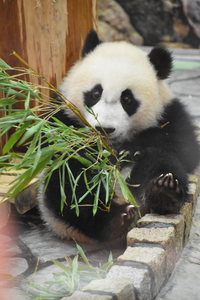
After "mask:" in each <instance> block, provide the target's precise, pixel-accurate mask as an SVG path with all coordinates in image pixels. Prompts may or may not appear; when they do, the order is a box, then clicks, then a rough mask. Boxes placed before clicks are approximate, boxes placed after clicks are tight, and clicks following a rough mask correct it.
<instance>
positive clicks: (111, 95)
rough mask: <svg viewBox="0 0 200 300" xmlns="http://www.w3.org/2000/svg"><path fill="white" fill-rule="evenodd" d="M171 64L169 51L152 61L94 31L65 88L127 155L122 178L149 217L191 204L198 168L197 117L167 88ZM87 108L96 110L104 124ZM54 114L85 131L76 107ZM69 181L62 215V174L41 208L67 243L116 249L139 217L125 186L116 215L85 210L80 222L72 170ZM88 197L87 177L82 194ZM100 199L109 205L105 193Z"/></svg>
mask: <svg viewBox="0 0 200 300" xmlns="http://www.w3.org/2000/svg"><path fill="white" fill-rule="evenodd" d="M172 63H173V62H172V56H171V53H170V51H169V50H168V49H166V48H164V47H162V46H156V47H154V48H153V49H152V50H151V52H150V53H149V54H148V55H147V54H146V53H145V52H143V51H142V50H141V49H139V48H138V47H136V46H134V45H132V44H130V43H128V42H125V41H120V42H105V43H103V42H101V41H100V40H99V38H98V35H97V33H96V31H95V30H93V29H92V30H91V31H90V32H89V33H88V35H87V37H86V40H85V43H84V45H83V49H82V58H81V59H80V60H79V61H77V62H76V63H75V64H74V66H73V67H72V68H71V69H70V70H69V72H68V74H67V75H66V77H65V78H64V79H63V82H62V84H61V85H60V87H59V91H60V92H61V93H62V94H63V95H64V96H65V97H66V98H67V99H69V100H70V101H71V102H72V103H73V104H74V105H75V106H77V107H78V108H79V109H80V111H81V112H82V114H83V115H84V117H85V119H86V120H87V121H88V122H89V123H90V124H91V125H92V126H94V127H96V129H97V130H99V131H102V128H101V127H100V126H99V123H100V124H101V126H102V127H103V128H104V130H105V132H106V134H107V136H108V137H109V139H110V141H111V143H112V146H113V147H114V149H115V150H116V152H117V153H118V156H119V157H120V156H121V155H123V154H124V153H125V152H126V153H127V157H126V158H127V159H126V161H125V162H124V163H123V164H122V166H121V174H122V176H123V177H124V178H126V181H127V184H128V186H129V188H130V190H131V192H132V194H133V196H134V197H135V199H136V201H137V203H138V205H139V208H140V210H141V212H142V214H145V213H146V212H148V211H150V210H152V211H153V212H155V213H158V214H171V213H172V214H173V213H178V212H179V210H180V208H181V206H182V205H183V203H184V202H185V201H186V200H187V190H188V174H189V173H191V172H193V171H194V170H195V168H196V167H197V165H198V162H199V145H198V142H197V139H196V135H195V131H194V126H193V124H192V122H191V117H190V116H189V114H188V113H187V111H186V109H185V107H184V106H183V104H182V103H181V102H180V101H179V100H178V99H176V98H173V96H172V93H171V91H170V90H169V87H168V85H167V84H166V82H165V79H166V78H167V77H168V76H169V74H170V72H171V68H172ZM56 98H57V100H59V97H58V96H57V97H56ZM84 104H85V105H87V106H88V107H89V108H92V109H93V111H94V114H95V115H97V116H98V121H99V123H98V121H97V120H96V118H94V116H93V115H92V114H91V113H89V112H88V110H87V109H86V108H85V106H84ZM55 116H56V117H57V118H58V119H60V120H61V121H62V122H63V123H64V124H66V125H68V126H70V125H73V126H75V127H76V128H81V127H84V126H85V125H84V124H83V123H82V122H81V121H80V120H79V118H78V117H77V116H76V115H75V114H74V113H73V112H72V111H71V110H69V109H61V110H60V112H58V113H56V115H55ZM105 132H104V133H103V132H102V134H105ZM69 164H70V168H71V170H72V171H73V174H74V175H76V176H77V175H78V174H80V172H81V170H82V168H83V165H82V164H81V163H80V162H79V161H77V160H75V159H73V158H72V159H70V160H69ZM127 174H129V176H127ZM65 176H66V177H65V180H66V182H65V194H66V202H67V205H65V206H64V209H63V212H62V213H61V206H60V201H61V195H60V183H59V170H56V171H54V173H53V174H52V176H51V179H50V181H49V183H48V186H47V189H46V190H45V192H44V186H45V182H44V183H42V184H41V185H40V186H39V188H38V202H39V209H40V212H41V215H42V218H43V220H44V221H45V222H46V223H47V226H48V227H49V228H50V229H51V230H53V231H54V232H55V233H56V234H57V235H58V236H60V237H61V238H62V239H67V240H70V239H75V240H76V241H77V242H80V243H81V242H83V243H89V244H95V243H109V241H117V240H120V238H121V237H123V236H125V235H126V233H127V231H128V230H129V228H130V227H131V226H132V225H131V224H132V222H133V220H134V218H135V216H136V215H137V212H136V210H135V209H134V208H133V205H131V204H130V203H127V202H126V199H124V198H123V196H122V194H121V193H120V191H119V189H118V188H116V192H115V195H114V198H113V199H112V201H111V206H110V210H109V211H106V210H103V209H98V210H97V213H96V214H95V215H94V216H93V213H92V207H91V206H90V205H86V206H81V207H80V215H79V216H77V215H76V213H75V209H71V208H70V204H71V197H72V191H71V187H70V184H69V180H68V175H67V172H66V175H65ZM87 176H88V178H92V176H93V175H92V174H90V173H88V174H87ZM86 191H87V187H86V185H85V182H84V179H83V178H82V177H80V179H79V182H78V185H77V188H76V196H77V197H81V196H82V195H83V194H84V193H85V192H86ZM94 194H95V191H94ZM99 198H100V199H101V201H104V200H105V190H104V189H103V188H102V189H101V191H100V196H99ZM93 203H94V195H90V194H89V195H88V197H87V199H86V200H84V203H83V204H93ZM99 205H100V204H99Z"/></svg>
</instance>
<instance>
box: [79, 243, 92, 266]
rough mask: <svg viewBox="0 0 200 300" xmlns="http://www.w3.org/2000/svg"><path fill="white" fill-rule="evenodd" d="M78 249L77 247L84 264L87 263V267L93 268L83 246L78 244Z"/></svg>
mask: <svg viewBox="0 0 200 300" xmlns="http://www.w3.org/2000/svg"><path fill="white" fill-rule="evenodd" d="M75 243H76V241H75ZM76 247H77V249H78V251H79V253H80V255H81V257H82V259H83V260H84V262H85V263H86V265H87V266H91V264H90V263H89V260H88V259H87V257H86V255H85V253H84V251H83V249H82V248H81V246H80V245H78V244H77V243H76Z"/></svg>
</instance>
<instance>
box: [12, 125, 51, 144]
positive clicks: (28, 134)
mask: <svg viewBox="0 0 200 300" xmlns="http://www.w3.org/2000/svg"><path fill="white" fill-rule="evenodd" d="M44 123H45V120H42V119H41V120H40V121H39V123H37V124H36V125H33V126H32V125H31V126H30V127H29V128H27V131H26V132H25V134H24V135H23V137H22V138H21V139H20V141H19V142H18V144H17V146H18V147H19V146H21V145H23V144H24V143H25V142H26V141H27V140H28V139H29V138H30V137H32V136H33V134H34V133H36V132H37V136H38V135H39V133H40V132H41V130H42V127H43V126H44ZM34 147H35V145H34Z"/></svg>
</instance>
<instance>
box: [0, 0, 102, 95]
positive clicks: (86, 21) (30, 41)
mask: <svg viewBox="0 0 200 300" xmlns="http://www.w3.org/2000/svg"><path fill="white" fill-rule="evenodd" d="M96 6H97V0H56V1H54V0H28V1H27V0H11V1H5V0H0V20H1V26H0V57H1V58H2V59H3V60H5V61H6V63H8V64H9V65H10V66H12V67H19V66H24V65H23V64H22V63H21V62H20V61H19V60H18V59H17V58H16V57H14V56H13V55H10V54H11V53H12V52H13V51H15V52H17V54H19V55H20V56H21V57H22V58H23V59H24V60H25V61H26V62H27V63H28V64H29V65H30V66H31V67H32V68H33V69H35V70H36V71H37V72H38V73H39V74H40V75H42V76H44V77H46V78H47V79H48V81H50V83H52V84H53V85H54V86H56V87H57V86H58V85H59V84H60V82H61V80H62V77H63V76H64V75H65V73H66V71H67V70H68V69H69V68H70V67H71V66H72V64H73V63H74V61H75V60H77V59H78V58H79V54H80V49H81V45H82V42H83V40H84V38H85V36H86V34H87V32H88V31H89V30H90V28H92V27H93V28H96V24H97V12H96V10H97V8H96ZM26 79H27V80H28V81H29V80H30V78H26ZM31 81H32V82H35V83H39V84H41V83H42V84H44V83H43V82H42V81H41V79H38V78H31ZM46 93H47V94H48V92H46Z"/></svg>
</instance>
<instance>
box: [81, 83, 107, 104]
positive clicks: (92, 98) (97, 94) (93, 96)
mask: <svg viewBox="0 0 200 300" xmlns="http://www.w3.org/2000/svg"><path fill="white" fill-rule="evenodd" d="M102 92H103V88H102V86H101V84H97V85H95V87H93V88H92V89H91V90H90V91H87V92H85V93H84V103H85V104H86V105H87V106H88V107H92V106H94V105H95V104H96V103H97V102H98V101H99V100H100V99H101V95H102Z"/></svg>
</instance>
